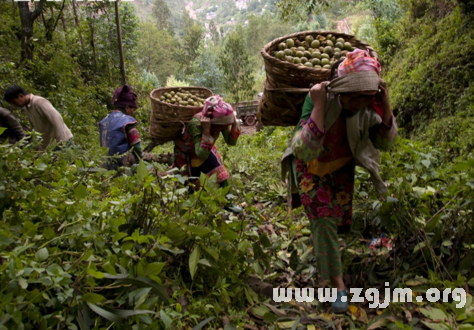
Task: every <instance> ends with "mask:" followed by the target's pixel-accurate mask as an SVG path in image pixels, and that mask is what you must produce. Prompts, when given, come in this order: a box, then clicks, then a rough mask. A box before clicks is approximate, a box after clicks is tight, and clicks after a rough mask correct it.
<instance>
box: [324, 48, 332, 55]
mask: <svg viewBox="0 0 474 330" xmlns="http://www.w3.org/2000/svg"><path fill="white" fill-rule="evenodd" d="M324 53H326V54H328V55H329V57H332V56H333V55H334V50H333V49H332V47H331V46H326V47H324Z"/></svg>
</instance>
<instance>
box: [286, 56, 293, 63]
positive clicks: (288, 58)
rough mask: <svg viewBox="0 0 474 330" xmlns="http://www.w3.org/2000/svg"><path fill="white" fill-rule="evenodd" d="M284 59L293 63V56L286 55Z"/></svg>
mask: <svg viewBox="0 0 474 330" xmlns="http://www.w3.org/2000/svg"><path fill="white" fill-rule="evenodd" d="M285 59H286V61H287V62H291V63H293V56H287V57H286V58H285Z"/></svg>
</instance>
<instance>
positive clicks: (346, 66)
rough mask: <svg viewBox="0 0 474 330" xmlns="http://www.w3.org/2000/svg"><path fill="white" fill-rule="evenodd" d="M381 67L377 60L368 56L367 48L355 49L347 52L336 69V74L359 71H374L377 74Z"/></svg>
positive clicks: (341, 74) (339, 75)
mask: <svg viewBox="0 0 474 330" xmlns="http://www.w3.org/2000/svg"><path fill="white" fill-rule="evenodd" d="M381 68H382V66H381V65H380V63H379V61H377V60H376V59H375V58H373V57H372V56H370V54H369V51H368V50H362V49H356V50H354V51H353V52H350V53H348V54H347V58H346V59H345V60H344V61H343V62H342V63H341V64H340V65H339V67H338V69H337V75H338V77H342V76H345V75H346V74H349V73H354V72H361V71H375V72H377V75H379V74H380V70H381Z"/></svg>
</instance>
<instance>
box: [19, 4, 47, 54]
mask: <svg viewBox="0 0 474 330" xmlns="http://www.w3.org/2000/svg"><path fill="white" fill-rule="evenodd" d="M44 1H45V0H41V1H40V3H39V5H38V8H36V9H35V10H34V11H30V8H29V2H24V1H19V2H18V10H19V12H20V21H21V61H22V62H24V61H26V60H30V61H32V60H33V50H34V46H33V43H32V39H33V24H34V23H35V20H36V18H37V17H38V16H39V15H40V14H41V13H42V12H43V4H44Z"/></svg>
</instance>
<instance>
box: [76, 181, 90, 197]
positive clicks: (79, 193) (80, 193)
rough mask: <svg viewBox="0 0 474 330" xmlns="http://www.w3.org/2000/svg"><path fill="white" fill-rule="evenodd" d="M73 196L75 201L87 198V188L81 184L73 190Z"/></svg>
mask: <svg viewBox="0 0 474 330" xmlns="http://www.w3.org/2000/svg"><path fill="white" fill-rule="evenodd" d="M74 196H75V197H76V198H77V199H82V198H84V197H86V196H87V188H86V186H84V185H83V184H82V183H81V184H79V185H78V186H77V187H76V189H74Z"/></svg>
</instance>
